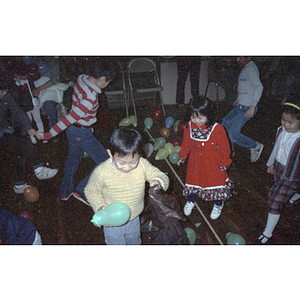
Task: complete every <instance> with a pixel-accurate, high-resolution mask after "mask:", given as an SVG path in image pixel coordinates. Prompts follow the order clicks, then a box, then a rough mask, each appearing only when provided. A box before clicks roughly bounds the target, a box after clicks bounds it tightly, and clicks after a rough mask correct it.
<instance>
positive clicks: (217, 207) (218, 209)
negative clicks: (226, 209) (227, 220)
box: [210, 201, 224, 220]
mask: <svg viewBox="0 0 300 300" xmlns="http://www.w3.org/2000/svg"><path fill="white" fill-rule="evenodd" d="M223 206H224V201H223V203H222V205H221V206H220V205H216V204H214V208H213V210H212V211H211V214H210V218H211V219H213V220H216V219H218V218H219V216H220V214H221V212H222V209H223Z"/></svg>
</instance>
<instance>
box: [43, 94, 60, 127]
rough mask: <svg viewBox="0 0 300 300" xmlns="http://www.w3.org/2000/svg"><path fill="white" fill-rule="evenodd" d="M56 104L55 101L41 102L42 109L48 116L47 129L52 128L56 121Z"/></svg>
mask: <svg viewBox="0 0 300 300" xmlns="http://www.w3.org/2000/svg"><path fill="white" fill-rule="evenodd" d="M56 105H57V103H56V102H55V101H50V100H49V101H46V102H45V103H44V104H43V110H44V112H45V114H46V115H47V117H48V120H49V129H50V128H52V127H53V126H54V125H55V124H56V123H57V112H56Z"/></svg>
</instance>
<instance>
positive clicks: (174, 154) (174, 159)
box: [169, 152, 179, 165]
mask: <svg viewBox="0 0 300 300" xmlns="http://www.w3.org/2000/svg"><path fill="white" fill-rule="evenodd" d="M178 159H179V155H178V153H177V152H172V153H171V154H170V155H169V161H170V162H171V163H172V164H174V165H175V164H177V162H178Z"/></svg>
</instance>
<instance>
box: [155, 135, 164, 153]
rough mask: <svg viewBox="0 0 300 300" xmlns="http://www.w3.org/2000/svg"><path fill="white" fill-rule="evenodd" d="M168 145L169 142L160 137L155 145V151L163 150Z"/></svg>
mask: <svg viewBox="0 0 300 300" xmlns="http://www.w3.org/2000/svg"><path fill="white" fill-rule="evenodd" d="M166 143H167V141H166V139H165V138H164V137H162V136H161V137H159V138H158V139H157V140H156V141H155V143H154V146H153V150H154V151H157V150H159V149H161V148H163V147H164V145H165V144H166Z"/></svg>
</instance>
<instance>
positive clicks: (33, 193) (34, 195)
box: [23, 186, 40, 202]
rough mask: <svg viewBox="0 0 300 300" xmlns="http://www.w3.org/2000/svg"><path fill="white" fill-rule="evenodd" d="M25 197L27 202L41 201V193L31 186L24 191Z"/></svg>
mask: <svg viewBox="0 0 300 300" xmlns="http://www.w3.org/2000/svg"><path fill="white" fill-rule="evenodd" d="M23 196H24V198H25V200H26V201H28V202H35V201H37V200H38V199H39V197H40V193H39V191H38V189H36V188H35V187H33V186H29V187H27V188H26V189H25V190H24V192H23Z"/></svg>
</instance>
